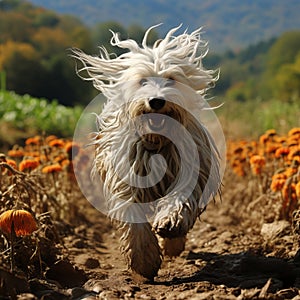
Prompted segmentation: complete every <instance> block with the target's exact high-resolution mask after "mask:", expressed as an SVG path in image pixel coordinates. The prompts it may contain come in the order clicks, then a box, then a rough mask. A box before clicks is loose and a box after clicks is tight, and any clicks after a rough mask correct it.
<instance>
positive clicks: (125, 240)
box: [120, 223, 162, 280]
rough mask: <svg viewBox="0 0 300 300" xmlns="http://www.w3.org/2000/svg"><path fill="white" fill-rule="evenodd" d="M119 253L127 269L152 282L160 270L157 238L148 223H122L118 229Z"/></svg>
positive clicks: (159, 252)
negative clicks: (122, 255) (123, 257)
mask: <svg viewBox="0 0 300 300" xmlns="http://www.w3.org/2000/svg"><path fill="white" fill-rule="evenodd" d="M120 229H121V231H122V232H123V234H122V236H121V251H122V253H123V254H124V256H125V259H126V261H127V264H128V267H129V268H131V270H132V271H133V272H135V273H137V274H139V275H142V276H143V277H145V278H147V279H150V280H153V278H154V277H155V276H156V275H157V272H158V270H159V268H160V265H161V261H162V256H161V250H160V247H159V245H158V241H157V238H156V236H155V234H154V232H153V231H152V230H151V226H150V224H149V223H123V224H122V226H121V227H120Z"/></svg>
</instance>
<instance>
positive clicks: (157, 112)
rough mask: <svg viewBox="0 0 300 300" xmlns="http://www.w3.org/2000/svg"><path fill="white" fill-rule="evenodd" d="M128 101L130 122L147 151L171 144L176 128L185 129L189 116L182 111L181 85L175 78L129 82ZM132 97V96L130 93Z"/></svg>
mask: <svg viewBox="0 0 300 300" xmlns="http://www.w3.org/2000/svg"><path fill="white" fill-rule="evenodd" d="M124 88H125V89H126V91H127V93H126V92H125V93H124V95H127V96H128V98H129V99H126V101H125V103H126V102H127V101H128V103H127V105H125V107H124V108H125V109H126V110H127V111H128V118H129V121H130V120H131V121H133V123H134V124H135V129H136V130H137V132H138V134H139V135H140V137H141V138H142V140H143V143H144V146H145V147H146V148H147V149H148V150H155V149H159V148H161V147H163V146H165V145H167V144H168V143H169V142H170V139H169V138H171V137H172V136H175V134H176V131H177V130H176V128H177V127H178V126H180V125H183V126H186V121H187V117H188V116H187V112H186V111H185V110H184V109H183V107H182V102H183V101H184V97H185V96H188V95H184V91H183V90H181V88H182V84H180V83H179V82H178V81H176V80H175V79H173V78H162V77H143V78H138V79H136V80H132V81H130V82H128V84H126V85H125V87H124ZM129 91H131V92H132V94H130V92H129Z"/></svg>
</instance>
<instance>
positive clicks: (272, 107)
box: [215, 99, 300, 138]
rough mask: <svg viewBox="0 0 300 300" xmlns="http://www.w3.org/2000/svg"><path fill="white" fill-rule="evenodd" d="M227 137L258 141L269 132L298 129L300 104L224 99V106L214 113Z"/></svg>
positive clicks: (278, 101) (299, 102)
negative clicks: (270, 130)
mask: <svg viewBox="0 0 300 300" xmlns="http://www.w3.org/2000/svg"><path fill="white" fill-rule="evenodd" d="M215 113H216V115H217V116H218V118H219V119H220V122H221V124H222V127H223V130H224V133H225V136H226V137H230V138H247V137H251V138H257V137H258V136H259V135H260V134H261V133H262V132H265V131H266V130H268V129H275V130H276V131H278V132H279V133H285V132H287V131H288V130H289V129H290V128H292V127H296V126H300V101H299V99H297V100H294V101H293V102H291V103H287V102H282V101H280V100H276V99H275V100H269V101H262V100H260V99H255V100H248V101H245V102H237V101H233V100H225V101H224V105H223V106H222V107H220V108H218V109H216V110H215Z"/></svg>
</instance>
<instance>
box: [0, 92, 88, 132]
mask: <svg viewBox="0 0 300 300" xmlns="http://www.w3.org/2000/svg"><path fill="white" fill-rule="evenodd" d="M81 113H82V108H81V107H79V106H76V107H74V108H69V107H65V106H63V105H60V104H58V102H57V101H55V100H53V101H51V102H49V101H47V100H46V99H37V98H33V97H31V96H29V95H24V96H19V95H17V94H15V93H14V92H0V119H1V123H3V122H5V123H9V124H10V125H11V126H12V127H15V128H18V129H22V130H23V131H27V130H30V129H33V128H34V129H35V130H36V131H37V133H43V132H45V133H47V134H56V135H59V136H65V137H71V136H72V135H73V133H74V129H75V126H76V123H77V121H78V120H79V117H80V115H81Z"/></svg>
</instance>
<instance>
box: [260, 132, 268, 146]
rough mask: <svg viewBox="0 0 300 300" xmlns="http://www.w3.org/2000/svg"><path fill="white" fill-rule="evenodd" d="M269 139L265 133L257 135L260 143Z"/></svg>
mask: <svg viewBox="0 0 300 300" xmlns="http://www.w3.org/2000/svg"><path fill="white" fill-rule="evenodd" d="M268 140H269V137H268V136H267V135H266V134H263V135H261V136H260V137H259V142H260V144H265V143H266V142H267V141H268Z"/></svg>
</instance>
